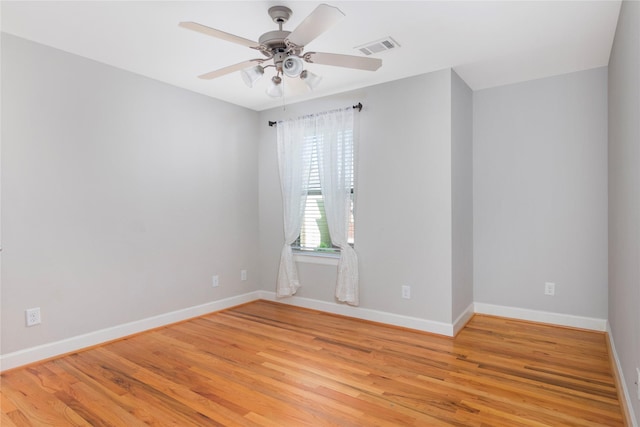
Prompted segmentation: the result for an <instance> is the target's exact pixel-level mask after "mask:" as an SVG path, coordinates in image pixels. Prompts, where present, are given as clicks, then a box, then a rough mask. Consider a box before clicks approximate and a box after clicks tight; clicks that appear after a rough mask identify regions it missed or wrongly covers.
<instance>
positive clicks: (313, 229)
mask: <svg viewBox="0 0 640 427" xmlns="http://www.w3.org/2000/svg"><path fill="white" fill-rule="evenodd" d="M341 137H342V138H348V139H347V141H349V142H351V143H350V144H346V145H347V146H348V147H350V150H349V152H347V153H344V158H345V159H346V162H347V167H348V168H349V172H350V176H351V178H352V179H351V205H350V209H349V210H350V215H349V235H348V239H347V241H348V243H349V244H350V245H351V246H353V244H354V241H355V240H354V235H355V233H354V229H355V226H354V217H353V199H354V197H353V196H354V191H353V176H354V173H353V172H354V171H353V167H354V166H353V164H354V153H353V132H352V131H347V132H344V133H342V135H341ZM308 138H309V139H308V140H307V141H308V142H311V144H312V150H311V169H310V172H309V191H308V192H307V202H306V204H305V210H304V218H303V220H302V226H301V229H300V236H298V239H297V240H296V241H295V242H294V243H293V245H292V246H293V248H294V249H296V250H299V251H304V252H315V253H328V254H331V253H337V252H339V251H340V249H339V248H337V247H336V246H334V245H333V244H332V243H331V237H330V236H329V227H328V225H327V218H326V214H325V212H324V199H323V197H322V188H321V187H320V170H319V164H318V146H319V144H318V142H320V141H319V137H316V136H311V137H308ZM320 138H321V137H320Z"/></svg>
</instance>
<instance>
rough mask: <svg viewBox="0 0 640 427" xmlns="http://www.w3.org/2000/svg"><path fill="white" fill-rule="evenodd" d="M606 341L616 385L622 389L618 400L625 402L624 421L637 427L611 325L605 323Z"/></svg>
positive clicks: (623, 406) (632, 426)
mask: <svg viewBox="0 0 640 427" xmlns="http://www.w3.org/2000/svg"><path fill="white" fill-rule="evenodd" d="M607 339H608V340H609V347H610V348H611V353H612V354H611V357H612V358H613V362H614V363H613V367H614V369H615V370H616V372H614V373H613V374H614V375H615V376H616V377H617V378H618V383H619V384H620V387H621V388H622V396H620V398H622V399H624V400H625V403H626V405H621V406H622V408H623V410H626V414H624V415H625V417H626V420H627V421H631V426H630V427H638V420H637V418H636V415H635V414H634V412H633V403H632V401H631V394H630V393H629V389H628V388H627V382H626V381H625V380H624V374H623V371H622V365H621V364H620V359H618V353H617V352H616V345H615V343H614V341H613V332H612V331H611V325H610V324H609V322H607Z"/></svg>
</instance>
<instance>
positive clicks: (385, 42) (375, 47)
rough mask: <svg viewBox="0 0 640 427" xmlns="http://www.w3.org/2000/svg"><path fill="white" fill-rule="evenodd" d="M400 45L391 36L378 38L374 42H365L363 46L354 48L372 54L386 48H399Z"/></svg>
mask: <svg viewBox="0 0 640 427" xmlns="http://www.w3.org/2000/svg"><path fill="white" fill-rule="evenodd" d="M399 47H400V45H399V44H398V42H396V41H395V40H394V39H392V38H391V37H385V38H383V39H381V40H377V41H374V42H369V43H366V44H363V45H362V46H358V47H355V48H354V49H358V50H359V51H360V52H362V53H364V54H365V55H372V54H374V53H378V52H383V51H385V50H391V49H397V48H399Z"/></svg>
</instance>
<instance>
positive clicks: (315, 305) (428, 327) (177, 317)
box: [0, 291, 637, 427]
mask: <svg viewBox="0 0 640 427" xmlns="http://www.w3.org/2000/svg"><path fill="white" fill-rule="evenodd" d="M258 299H264V300H267V301H277V302H281V303H284V304H289V305H293V306H297V307H303V308H309V309H313V310H319V311H324V312H327V313H332V314H338V315H342V316H348V317H354V318H357V319H363V320H369V321H372V322H378V323H386V324H389V325H394V326H400V327H404V328H409V329H416V330H419V331H424V332H429V333H434V334H439V335H444V336H448V337H453V336H455V335H456V334H457V333H458V332H459V331H460V330H461V329H462V328H463V327H464V325H465V324H466V323H467V322H468V321H469V319H471V317H472V316H473V314H474V313H480V314H491V315H495V316H501V317H508V318H514V319H521V320H531V321H536V322H542V323H551V324H555V325H562V326H572V327H577V328H582V329H591V330H596V331H605V330H606V328H607V321H606V320H604V319H593V318H588V317H579V316H571V315H566V314H560V313H547V312H542V311H535V310H527V309H521V308H514V307H505V306H498V305H492V304H484V303H472V304H470V305H469V307H467V308H466V309H465V310H464V311H463V312H462V313H461V314H460V315H459V316H458V318H457V319H456V320H455V321H454V322H453V323H445V322H439V321H434V320H428V319H421V318H417V317H411V316H404V315H402V314H395V313H388V312H384V311H379V310H373V309H369V308H362V307H353V306H350V305H346V304H338V303H334V302H328V301H320V300H314V299H310V298H302V297H296V296H293V297H288V298H276V295H275V292H270V291H255V292H250V293H247V294H243V295H237V296H234V297H230V298H226V299H222V300H219V301H212V302H209V303H206V304H202V305H198V306H194V307H188V308H185V309H182V310H177V311H172V312H169V313H165V314H161V315H158V316H153V317H149V318H146V319H141V320H137V321H135V322H130V323H125V324H122V325H118V326H114V327H111V328H106V329H101V330H99V331H95V332H91V333H88V334H84V335H78V336H75V337H71V338H67V339H64V340H60V341H56V342H52V343H48V344H42V345H39V346H35V347H31V348H27V349H24V350H19V351H16V352H13V353H8V354H3V355H0V372H2V371H5V370H7V369H13V368H17V367H19V366H24V365H27V364H30V363H34V362H38V361H41V360H45V359H50V358H52V357H56V356H60V355H62V354H67V353H71V352H74V351H78V350H81V349H83V348H87V347H91V346H94V345H99V344H102V343H105V342H109V341H113V340H116V339H120V338H124V337H126V336H129V335H133V334H137V333H139V332H143V331H147V330H150V329H154V328H158V327H162V326H166V325H169V324H172V323H176V322H180V321H183V320H186V319H190V318H193V317H197V316H202V315H204V314H208V313H212V312H215V311H220V310H224V309H226V308H229V307H233V306H236V305H240V304H244V303H248V302H251V301H255V300H258ZM634 427H637V426H634Z"/></svg>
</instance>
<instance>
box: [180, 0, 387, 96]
mask: <svg viewBox="0 0 640 427" xmlns="http://www.w3.org/2000/svg"><path fill="white" fill-rule="evenodd" d="M268 13H269V16H271V19H272V20H273V22H275V23H276V24H278V29H277V30H275V31H267V32H266V33H264V34H263V35H261V36H260V38H259V39H258V42H255V41H253V40H249V39H246V38H244V37H240V36H236V35H233V34H230V33H227V32H224V31H221V30H217V29H215V28H211V27H207V26H206V25H202V24H198V23H196V22H180V24H179V25H180V26H181V27H183V28H187V29H189V30H193V31H197V32H199V33H202V34H206V35H208V36H212V37H216V38H219V39H221V40H226V41H228V42H232V43H237V44H240V45H243V46H246V47H249V48H251V49H255V50H257V51H259V52H260V53H262V54H263V55H264V56H265V58H257V59H249V60H247V61H243V62H240V63H238V64H234V65H230V66H228V67H224V68H220V69H218V70H215V71H211V72H209V73H206V74H202V75H200V76H198V77H199V78H201V79H206V80H211V79H215V78H217V77H221V76H224V75H226V74H229V73H233V72H235V71H242V78H243V80H244V81H245V83H246V84H247V86H249V87H253V84H254V83H255V82H256V81H257V80H258V79H260V77H262V75H263V74H264V69H265V68H269V67H274V68H275V70H276V75H275V76H273V77H272V79H271V83H270V86H269V87H268V88H267V94H268V95H270V96H273V97H278V96H282V85H281V83H282V77H281V76H282V75H283V74H284V75H285V76H287V77H299V78H300V79H301V80H302V81H304V82H305V83H306V84H307V86H308V87H309V88H310V89H313V88H314V87H315V86H316V85H317V84H318V83H319V82H320V80H321V78H320V77H319V76H316V75H315V74H313V73H311V72H310V71H308V70H305V69H304V63H303V61H304V62H308V63H312V64H323V65H333V66H336V67H346V68H355V69H358V70H368V71H375V70H377V69H378V68H380V66H382V60H381V59H378V58H369V57H360V56H353V55H341V54H337V53H323V52H304V47H305V46H306V45H307V44H309V43H310V42H311V41H313V40H314V39H315V38H316V37H318V36H319V35H321V34H322V33H324V32H325V31H327V30H328V29H329V28H330V27H332V26H333V25H335V24H336V23H337V22H338V21H340V20H341V19H342V18H343V17H344V14H343V13H342V11H340V9H338V8H336V7H333V6H329V5H327V4H321V5H319V6H318V7H316V8H315V9H314V10H313V12H311V14H310V15H309V16H307V17H306V18H305V19H304V21H302V22H301V23H300V24H299V25H298V27H296V28H295V29H294V30H293V31H286V30H283V29H282V26H283V24H285V23H286V22H287V21H288V20H289V18H290V17H291V14H292V12H291V9H289V8H288V7H285V6H273V7H271V8H269V11H268ZM264 63H267V65H265V66H263V65H262V64H264Z"/></svg>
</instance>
